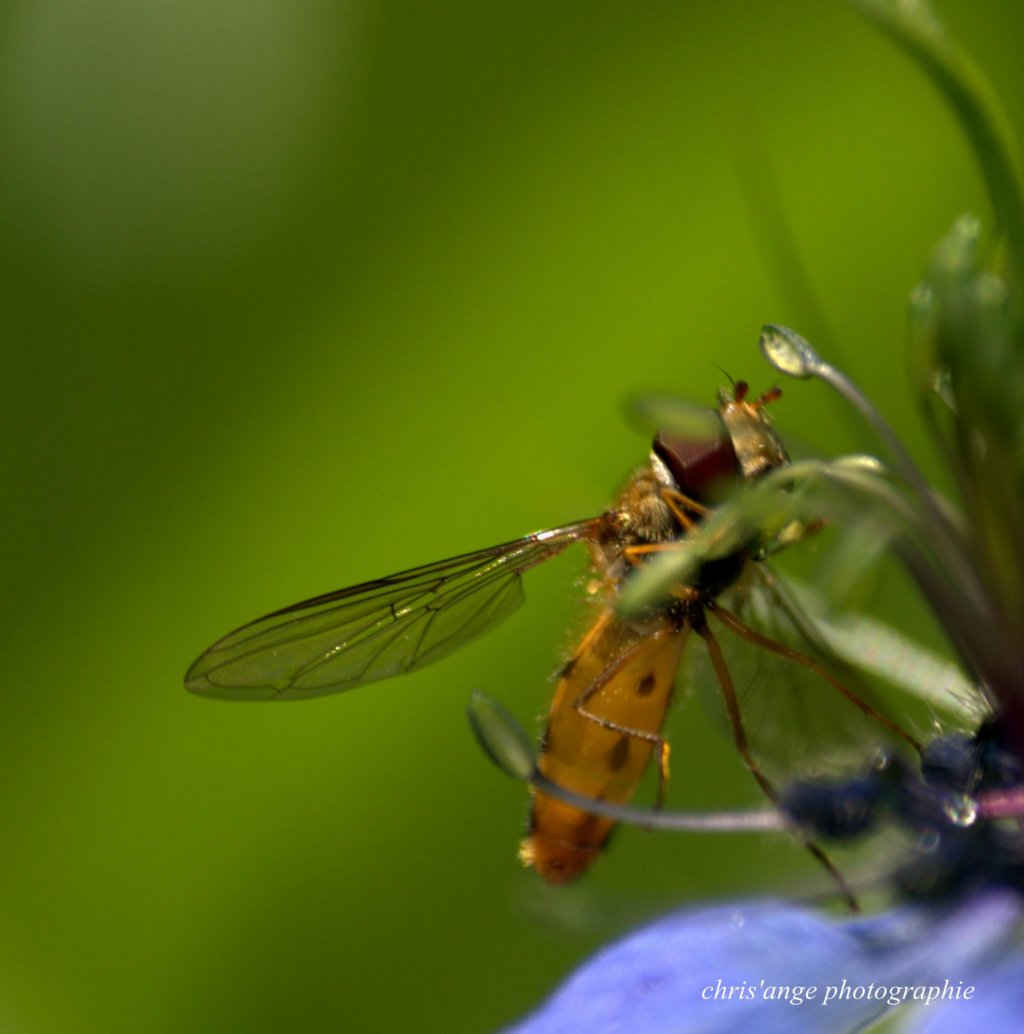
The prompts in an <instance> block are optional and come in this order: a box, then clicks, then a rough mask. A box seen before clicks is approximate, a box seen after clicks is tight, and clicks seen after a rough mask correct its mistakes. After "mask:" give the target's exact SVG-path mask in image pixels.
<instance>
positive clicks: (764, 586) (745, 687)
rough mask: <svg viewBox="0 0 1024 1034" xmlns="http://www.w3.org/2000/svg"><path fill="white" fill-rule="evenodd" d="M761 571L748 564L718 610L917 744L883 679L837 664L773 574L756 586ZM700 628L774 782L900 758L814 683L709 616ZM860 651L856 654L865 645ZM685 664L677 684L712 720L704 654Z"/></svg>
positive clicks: (837, 696) (886, 736) (859, 716)
mask: <svg viewBox="0 0 1024 1034" xmlns="http://www.w3.org/2000/svg"><path fill="white" fill-rule="evenodd" d="M765 568H767V564H757V565H756V567H755V568H754V569H753V570H752V571H751V572H750V573H751V575H752V577H751V578H750V579H749V580H748V581H747V582H746V584H744V585H742V586H739V587H737V589H736V590H735V591H733V592H727V593H725V594H723V596H722V598H721V600H720V603H721V604H722V605H724V606H725V607H727V608H729V610H730V611H731V613H732V614H733V615H734V616H735V617H736V618H738V619H739V620H740V621H741V622H742V623H743V624H744V625H746V626H747V627H748V628H749V629H751V630H752V631H754V632H756V633H759V634H760V635H762V636H765V637H767V638H768V639H771V640H772V641H774V642H775V643H778V644H780V645H782V646H784V647H788V648H790V649H793V650H796V651H799V652H800V653H801V654H803V655H805V656H806V657H809V658H811V659H812V660H814V661H816V662H817V663H819V664H820V665H822V667H823V668H824V669H825V670H826V671H827V672H828V673H829V674H830V675H832V676H833V677H835V678H838V679H839V680H840V681H841V682H842V683H843V685H844V686H845V687H846V688H847V689H849V690H850V691H852V692H854V693H855V694H856V695H857V696H858V697H859V698H860V699H861V700H862V701H863V702H864V703H865V704H866V705H868V706H869V707H873V708H875V709H876V710H878V711H880V712H881V713H882V714H884V715H886V716H887V717H888V718H890V719H892V720H895V721H896V722H898V723H899V724H900V726H901V727H902V728H903V729H904V730H905V731H906V732H907V733H909V734H911V735H917V734H918V733H919V732H920V726H919V724H918V722H917V721H915V720H914V719H916V718H919V717H920V716H919V715H918V714H914V715H911V714H910V713H908V711H907V710H906V708H905V707H902V706H898V705H899V704H900V701H898V700H896V699H894V698H893V696H892V693H891V692H890V690H891V687H892V678H891V673H886V674H887V675H889V677H888V678H885V679H883V680H882V682H881V683H879V682H877V681H876V680H875V678H873V677H872V676H873V675H875V674H876V672H873V671H870V670H869V669H866V668H865V667H864V665H863V657H862V658H856V659H854V658H849V659H848V658H844V657H842V656H840V655H839V654H838V653H837V652H836V650H835V649H834V648H833V647H832V645H831V643H830V642H829V641H828V640H827V639H826V637H825V636H824V635H823V633H822V630H821V628H820V627H819V625H818V622H817V620H816V619H815V618H813V617H811V616H810V615H809V614H808V613H806V612H805V611H804V610H803V608H802V607H801V606H800V605H799V604H798V603H797V601H796V600H795V599H794V598H793V596H792V595H791V594H790V593H789V592H788V588H789V586H788V585H787V584H786V583H783V582H782V581H781V580H779V579H778V578H777V577H776V576H775V575H774V574H771V575H769V576H768V577H764V575H765V574H766V571H765V570H764V569H765ZM708 624H709V627H710V628H711V629H712V631H713V632H714V634H715V636H716V637H717V639H718V641H719V644H720V646H721V648H722V651H723V654H724V656H725V660H726V663H727V665H728V668H729V671H730V674H731V676H732V679H733V682H734V684H735V688H736V693H737V696H738V699H739V705H740V710H741V712H742V716H743V722H744V726H745V731H746V734H747V738H748V741H749V743H750V747H751V750H752V751H753V753H754V755H755V757H756V758H757V760H758V762H759V763H760V764H761V766H762V768H763V769H764V770H765V772H766V773H767V774H768V775H769V777H770V778H772V779H773V780H775V781H776V782H778V783H784V782H786V781H788V780H789V779H791V778H793V777H795V776H801V777H816V776H825V775H832V774H835V773H836V772H838V771H843V770H845V769H847V768H851V767H853V768H858V769H859V768H863V766H864V765H866V764H869V763H870V762H871V761H872V760H873V758H874V757H875V756H876V754H877V752H878V750H879V749H890V750H891V749H896V750H905V749H906V745H905V744H903V742H902V740H901V738H900V737H899V736H897V735H896V734H894V733H893V732H892V731H891V730H890V729H889V728H887V727H886V726H885V725H884V724H882V723H881V722H880V721H879V720H878V719H876V718H874V717H872V716H871V715H869V714H865V713H864V712H863V711H861V710H860V709H859V708H858V707H857V706H856V705H855V704H854V703H852V702H851V701H850V700H848V699H847V698H846V697H845V696H844V695H843V694H842V693H841V692H840V691H839V690H838V689H836V687H835V686H833V685H831V684H829V682H828V681H827V679H825V678H824V677H822V675H821V674H819V673H817V672H815V671H811V670H808V669H807V668H806V667H803V666H802V665H801V664H799V663H796V662H795V661H794V660H792V659H789V658H785V657H782V656H779V655H778V654H776V653H773V652H771V651H769V650H766V649H764V648H762V647H760V646H758V645H755V644H754V643H751V642H749V641H747V640H746V639H744V638H742V637H741V636H738V635H736V634H735V633H734V632H733V631H731V630H730V629H729V628H728V627H727V626H726V625H725V624H724V623H723V622H722V621H721V620H719V619H716V617H715V615H714V613H712V614H709V616H708ZM860 648H861V650H862V651H864V652H865V654H866V651H867V642H866V641H862V642H861V647H860ZM687 661H688V664H687V668H686V673H685V678H686V680H687V681H688V683H689V684H690V685H692V686H693V687H694V688H696V689H697V691H698V694H699V695H700V696H701V698H702V699H703V700H704V701H705V702H706V703H708V704H710V706H711V707H712V711H713V713H721V712H722V711H723V708H722V705H721V702H720V697H721V692H720V689H719V686H718V682H717V678H716V676H715V672H714V670H713V667H712V665H711V664H710V661H709V659H708V657H707V651H706V650H702V649H700V644H693V645H692V647H691V650H690V651H689V656H688V658H687ZM908 723H909V724H908ZM723 726H725V722H724V717H723ZM726 728H727V727H726Z"/></svg>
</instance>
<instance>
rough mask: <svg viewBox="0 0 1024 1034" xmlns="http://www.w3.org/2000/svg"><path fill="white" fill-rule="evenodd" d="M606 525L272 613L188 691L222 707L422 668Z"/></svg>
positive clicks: (190, 680) (233, 641)
mask: <svg viewBox="0 0 1024 1034" xmlns="http://www.w3.org/2000/svg"><path fill="white" fill-rule="evenodd" d="M600 523H601V519H600V518H595V519H593V520H589V521H580V522H578V523H576V524H569V525H566V526H565V527H562V528H555V529H553V530H551V531H541V532H537V533H535V534H533V535H527V536H526V537H525V538H522V539H518V540H516V541H515V542H506V543H504V544H502V545H500V546H492V547H490V548H489V549H482V550H480V551H478V552H476V553H466V554H465V555H463V556H458V557H453V558H452V559H450V560H441V561H438V562H437V563H434V564H427V565H426V566H425V567H417V568H414V569H413V570H411V571H403V572H401V573H400V574H394V575H391V576H390V577H387V578H380V579H378V580H377V581H372V582H364V583H363V584H361V585H354V586H352V587H351V588H348V589H339V590H338V591H336V592H331V593H327V594H326V595H325V596H317V597H316V598H315V599H311V600H306V601H305V602H303V603H296V604H294V605H293V606H291V607H286V608H285V609H284V610H278V611H275V612H274V613H273V614H268V615H267V616H266V617H263V618H260V619H259V620H257V621H253V622H252V623H251V624H248V625H243V626H242V627H241V628H239V629H236V630H235V631H234V632H231V633H230V634H229V635H226V636H225V637H224V638H223V639H221V640H220V641H219V642H216V643H214V645H213V646H211V647H210V648H209V649H208V650H207V651H206V652H205V653H204V654H203V655H202V656H201V657H199V659H198V660H197V661H196V662H195V663H194V664H193V665H192V667H191V668H190V669H189V671H188V674H187V675H186V676H185V686H186V688H187V689H189V690H191V691H192V692H193V693H200V694H202V695H203V696H211V697H220V698H222V699H225V700H289V699H290V700H296V699H305V698H307V697H314V696H321V695H323V694H326V693H337V692H340V691H341V690H344V689H352V688H353V687H354V686H360V685H362V684H363V683H366V682H375V681H376V680H377V679H385V678H390V677H391V676H392V675H398V674H401V673H402V672H406V671H413V670H415V669H417V668H422V667H424V666H425V665H427V664H432V663H433V662H434V661H436V660H439V659H440V658H442V657H444V656H446V655H447V654H449V653H451V652H452V651H453V650H456V649H458V648H459V647H460V646H462V645H464V644H465V643H468V642H469V641H470V640H471V639H475V638H476V637H477V636H478V635H481V634H482V633H484V632H486V631H488V630H489V629H491V628H493V627H494V626H495V625H497V624H498V623H499V622H501V621H503V620H504V619H505V618H506V617H508V616H509V614H511V613H512V611H513V610H515V609H516V607H518V606H519V604H520V603H521V602H522V600H523V592H522V585H521V578H520V576H521V575H522V573H523V571H526V570H528V569H529V568H531V567H534V566H535V565H537V564H539V563H542V562H543V561H545V560H547V559H549V558H551V557H553V556H555V555H556V554H558V553H560V552H561V551H562V550H563V549H565V547H566V546H568V545H569V544H570V543H572V542H576V541H578V540H580V539H586V538H589V537H591V536H593V535H594V534H595V533H596V531H597V530H598V528H599V527H600Z"/></svg>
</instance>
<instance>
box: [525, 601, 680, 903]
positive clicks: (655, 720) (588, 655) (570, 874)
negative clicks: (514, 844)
mask: <svg viewBox="0 0 1024 1034" xmlns="http://www.w3.org/2000/svg"><path fill="white" fill-rule="evenodd" d="M685 639H686V635H685V630H676V629H673V628H671V627H670V626H669V624H668V619H667V618H666V619H665V620H664V623H663V624H662V625H660V626H658V625H656V626H655V627H654V628H651V627H649V626H648V627H645V628H642V629H638V628H636V627H634V626H632V625H630V624H627V623H625V622H623V621H622V620H621V619H619V618H618V617H617V616H616V615H615V613H614V611H612V610H611V609H607V610H604V611H603V612H602V613H601V615H600V617H599V618H598V619H597V621H596V622H595V623H594V625H593V626H592V627H591V628H590V630H589V631H588V632H587V634H586V635H585V636H584V638H583V642H582V643H581V644H580V646H579V648H578V650H577V651H576V653H575V654H574V655H573V657H572V659H571V660H570V661H569V662H568V663H567V664H566V666H565V668H564V669H563V673H562V677H561V679H560V680H559V683H558V688H557V690H556V692H555V699H554V702H553V703H552V705H551V714H550V717H549V719H548V727H547V731H546V733H545V736H544V741H543V744H542V747H541V757H540V762H539V767H540V770H541V772H542V773H543V774H544V775H545V776H546V777H547V778H548V779H550V780H552V781H553V782H555V783H558V784H559V785H561V786H564V787H565V788H566V789H569V790H573V791H574V792H576V793H578V794H581V795H583V796H586V797H592V798H595V799H597V800H602V801H610V802H612V803H615V804H626V803H628V802H629V801H630V800H631V798H632V797H633V794H634V793H635V792H636V788H637V786H638V784H639V782H640V779H641V778H642V777H643V774H644V771H645V770H646V768H647V764H648V762H649V761H650V758H651V753H652V751H653V750H654V747H655V744H654V743H653V742H652V741H651V740H648V739H643V738H640V737H638V736H636V735H631V734H630V733H627V732H625V731H623V730H625V729H632V730H636V731H639V732H643V733H648V734H651V735H652V736H658V735H660V733H661V727H662V723H663V722H664V719H665V713H666V711H667V710H668V705H669V701H670V700H671V698H672V686H673V683H674V681H675V676H676V671H677V669H678V667H679V660H680V656H681V653H682V649H683V643H684V641H685ZM581 707H582V708H583V709H584V710H586V711H588V712H589V713H590V714H591V715H594V716H595V717H598V718H600V719H602V720H604V721H606V722H609V723H612V725H613V726H614V727H613V728H608V727H606V726H603V725H601V724H599V723H598V722H597V721H595V720H594V719H593V718H591V717H588V716H587V715H584V714H581V713H580V708H581ZM613 826H614V822H612V821H611V820H610V819H603V818H598V817H597V816H594V815H590V814H588V813H587V812H585V811H581V810H580V809H578V808H575V807H573V806H571V805H569V804H565V803H563V802H561V801H559V800H556V799H555V798H553V797H550V796H549V795H548V794H545V793H543V792H539V791H538V792H537V793H536V794H535V795H534V798H533V811H532V814H531V818H530V831H529V834H528V836H527V837H526V839H525V840H524V841H523V843H522V845H521V847H520V850H519V854H520V857H521V858H522V860H523V862H524V863H525V864H526V865H531V866H533V867H534V868H535V869H536V870H537V872H538V873H540V875H541V876H543V877H544V879H545V880H547V881H548V882H549V883H567V882H569V881H570V880H573V879H575V878H576V877H577V876H579V875H580V874H581V873H582V872H584V871H585V870H586V869H587V868H588V867H589V866H590V864H591V863H592V862H593V860H594V859H595V858H596V857H597V856H598V854H600V852H601V849H602V847H603V845H604V843H605V841H606V840H607V839H608V835H609V833H611V830H612V827H613Z"/></svg>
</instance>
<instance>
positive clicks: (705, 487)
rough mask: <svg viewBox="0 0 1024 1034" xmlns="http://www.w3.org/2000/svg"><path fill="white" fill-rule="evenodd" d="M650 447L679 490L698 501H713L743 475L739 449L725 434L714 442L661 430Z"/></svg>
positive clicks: (708, 502)
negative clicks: (737, 456)
mask: <svg viewBox="0 0 1024 1034" xmlns="http://www.w3.org/2000/svg"><path fill="white" fill-rule="evenodd" d="M651 449H652V451H653V452H654V454H655V456H657V457H658V459H660V460H661V462H662V463H664V464H665V466H666V467H667V468H668V471H669V473H670V474H671V475H672V477H673V479H674V480H675V483H676V487H677V488H678V489H679V491H680V492H682V493H683V495H685V496H689V498H690V499H693V500H694V501H695V502H698V503H704V504H712V503H714V502H715V501H716V500H717V499H719V498H721V495H722V493H723V491H726V490H728V489H729V488H730V487H731V486H732V485H733V484H734V483H735V481H736V479H737V478H738V477H739V476H740V464H739V460H738V459H737V458H736V450H735V449H734V448H733V444H732V440H731V439H730V438H729V436H728V435H727V434H725V433H723V434H722V436H721V437H720V438H718V439H717V440H714V441H707V440H704V441H699V440H696V441H695V440H693V439H687V438H678V437H676V436H675V435H671V434H667V433H666V432H664V431H659V432H658V433H657V434H656V435H655V437H654V442H653V444H652V446H651Z"/></svg>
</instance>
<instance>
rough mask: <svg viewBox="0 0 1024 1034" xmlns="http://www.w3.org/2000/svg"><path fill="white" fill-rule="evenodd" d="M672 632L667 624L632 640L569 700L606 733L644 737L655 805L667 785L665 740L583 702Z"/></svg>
mask: <svg viewBox="0 0 1024 1034" xmlns="http://www.w3.org/2000/svg"><path fill="white" fill-rule="evenodd" d="M673 635H679V630H678V629H676V628H673V627H671V626H667V627H665V628H659V629H658V630H657V631H656V632H653V633H652V634H651V635H650V636H648V637H647V638H645V639H644V640H642V641H641V642H639V643H636V644H635V645H634V646H632V647H630V648H629V649H628V650H626V651H625V653H623V654H622V655H621V656H619V657H617V658H616V659H615V661H614V662H613V663H611V664H609V665H608V667H607V668H605V669H604V671H602V672H601V674H600V675H598V676H597V678H595V679H594V680H593V681H591V682H590V683H589V685H587V686H586V688H584V689H583V690H582V692H580V693H579V694H578V695H577V696H576V698H575V700H573V702H572V708H573V710H574V711H576V713H577V714H579V715H580V717H581V718H586V719H587V720H588V721H591V722H594V723H595V724H596V725H598V726H600V727H601V728H602V729H607V730H608V731H609V732H615V733H618V734H619V735H621V736H629V737H631V738H635V739H638V740H644V741H645V742H647V743H650V744H651V745H652V746H653V747H654V748H655V749H656V750H657V751H658V793H657V798H656V801H655V807H656V808H660V807H661V805H662V803H663V801H664V799H665V791H666V790H667V788H668V778H669V753H670V748H669V742H668V740H666V739H665V737H664V736H662V735H660V734H659V733H656V732H648V731H647V730H646V729H637V728H634V727H632V726H628V725H623V724H622V723H621V722H616V721H613V720H612V719H610V718H605V717H603V716H601V715H599V714H595V713H594V712H593V711H590V710H588V709H587V706H586V705H587V704H588V703H589V701H591V700H592V699H593V698H594V697H596V696H597V694H598V693H600V692H601V690H603V689H604V688H605V687H606V686H608V684H609V683H610V682H612V680H613V679H614V678H615V677H616V675H618V674H619V673H620V672H621V671H623V670H624V669H625V668H627V667H628V666H629V665H630V664H631V663H632V662H633V661H635V660H636V659H637V658H638V657H641V656H643V655H644V654H646V653H647V652H649V651H650V650H651V649H652V647H654V646H655V645H657V644H658V643H662V642H664V641H665V640H666V639H668V638H669V637H670V636H673ZM666 708H667V701H666Z"/></svg>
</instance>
